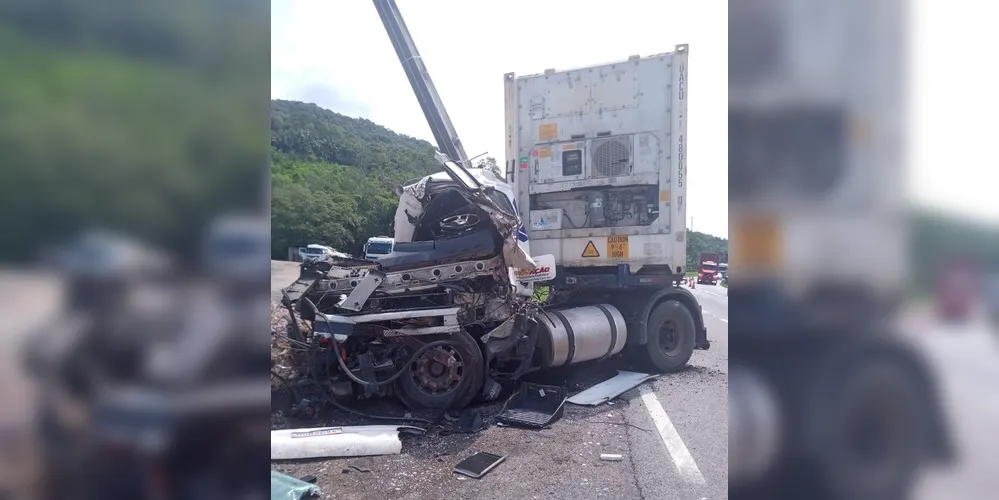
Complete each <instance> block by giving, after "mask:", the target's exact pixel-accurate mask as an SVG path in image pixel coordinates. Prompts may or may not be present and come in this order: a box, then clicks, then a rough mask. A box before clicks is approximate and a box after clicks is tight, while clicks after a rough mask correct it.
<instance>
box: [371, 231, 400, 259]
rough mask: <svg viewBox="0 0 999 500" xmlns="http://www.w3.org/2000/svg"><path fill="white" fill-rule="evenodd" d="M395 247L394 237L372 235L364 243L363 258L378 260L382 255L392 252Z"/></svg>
mask: <svg viewBox="0 0 999 500" xmlns="http://www.w3.org/2000/svg"><path fill="white" fill-rule="evenodd" d="M393 248H395V238H391V237H389V236H372V237H371V238H368V242H367V243H365V244H364V258H365V259H367V260H378V258H379V257H381V256H383V255H388V254H390V253H392V249H393Z"/></svg>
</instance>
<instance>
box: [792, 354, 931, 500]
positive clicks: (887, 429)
mask: <svg viewBox="0 0 999 500" xmlns="http://www.w3.org/2000/svg"><path fill="white" fill-rule="evenodd" d="M854 363H855V364H854ZM854 363H851V364H852V365H853V366H848V367H846V368H848V369H844V370H841V371H838V375H833V376H831V377H827V380H825V381H824V383H822V382H820V386H819V387H816V389H817V390H816V391H814V392H813V394H814V399H813V400H812V402H811V405H810V410H811V415H812V417H811V419H812V422H810V427H811V429H812V433H813V434H812V435H813V436H816V437H818V439H817V441H815V443H816V444H817V448H816V449H817V450H818V452H819V457H818V458H819V465H820V467H821V470H822V473H823V476H824V477H825V483H826V485H827V486H828V487H829V488H831V489H832V490H833V491H834V492H836V493H837V494H840V495H843V497H842V498H850V499H856V500H880V499H887V500H896V499H898V500H900V499H904V498H908V493H909V490H910V489H911V487H912V485H913V482H914V478H915V476H916V474H917V472H918V468H919V466H920V464H921V462H922V461H923V459H924V457H925V456H926V454H927V450H928V446H929V444H928V442H927V436H928V435H929V423H928V421H927V418H926V415H927V414H928V413H929V412H930V411H931V409H930V408H927V407H926V404H925V399H924V398H923V397H922V396H921V392H922V391H923V390H922V389H921V388H920V387H919V386H918V385H917V384H915V383H913V382H912V377H911V374H910V373H909V370H907V369H906V368H905V367H904V366H902V365H900V364H899V363H898V362H897V361H896V360H893V359H892V357H881V356H873V357H870V358H867V359H858V360H855V361H854Z"/></svg>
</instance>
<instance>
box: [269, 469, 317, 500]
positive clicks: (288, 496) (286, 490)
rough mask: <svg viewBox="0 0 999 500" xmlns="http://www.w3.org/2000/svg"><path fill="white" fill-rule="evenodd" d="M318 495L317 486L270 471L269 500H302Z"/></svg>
mask: <svg viewBox="0 0 999 500" xmlns="http://www.w3.org/2000/svg"><path fill="white" fill-rule="evenodd" d="M319 495H320V490H319V487H318V486H316V485H314V484H309V483H307V482H305V481H302V480H301V479H295V478H293V477H291V476H289V475H287V474H282V473H280V472H278V471H276V470H272V471H271V500H302V499H303V498H308V497H310V496H319Z"/></svg>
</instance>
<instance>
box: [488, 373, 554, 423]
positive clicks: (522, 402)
mask: <svg viewBox="0 0 999 500" xmlns="http://www.w3.org/2000/svg"><path fill="white" fill-rule="evenodd" d="M564 412H565V389H564V388H562V387H557V386H552V385H540V384H532V383H529V382H524V383H523V384H522V385H521V388H520V391H519V392H517V393H516V394H514V395H513V396H511V397H510V400H509V401H507V403H506V405H505V407H504V409H503V411H502V412H500V414H499V415H497V416H496V418H497V419H498V420H499V421H500V422H503V423H506V424H509V425H517V426H523V427H533V428H542V427H547V426H549V425H551V424H553V423H555V422H556V421H557V420H558V419H560V418H562V414H563V413H564Z"/></svg>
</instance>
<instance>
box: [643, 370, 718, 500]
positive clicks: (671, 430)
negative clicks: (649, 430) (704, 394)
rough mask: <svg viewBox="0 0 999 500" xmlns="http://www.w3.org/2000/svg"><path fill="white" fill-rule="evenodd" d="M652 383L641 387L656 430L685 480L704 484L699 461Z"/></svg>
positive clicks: (644, 401)
mask: <svg viewBox="0 0 999 500" xmlns="http://www.w3.org/2000/svg"><path fill="white" fill-rule="evenodd" d="M650 385H651V384H645V385H643V386H642V387H641V389H640V391H641V393H642V402H643V403H645V408H646V409H647V410H649V416H651V417H652V423H653V424H654V425H655V426H656V430H657V431H659V436H660V437H662V438H663V444H665V445H666V451H668V452H669V454H670V456H671V457H672V458H673V463H674V464H675V465H676V470H677V471H679V472H680V477H681V478H682V479H683V480H684V481H687V482H688V483H696V484H704V483H705V481H704V476H702V475H701V470H700V469H698V468H697V463H696V462H694V457H693V456H691V455H690V451H689V450H687V445H685V444H683V439H682V438H680V434H678V433H677V432H676V428H675V427H673V422H672V421H670V419H669V415H667V414H666V410H665V409H663V405H662V404H661V403H660V402H659V398H657V397H656V394H655V393H654V392H652V389H651V388H650Z"/></svg>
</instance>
